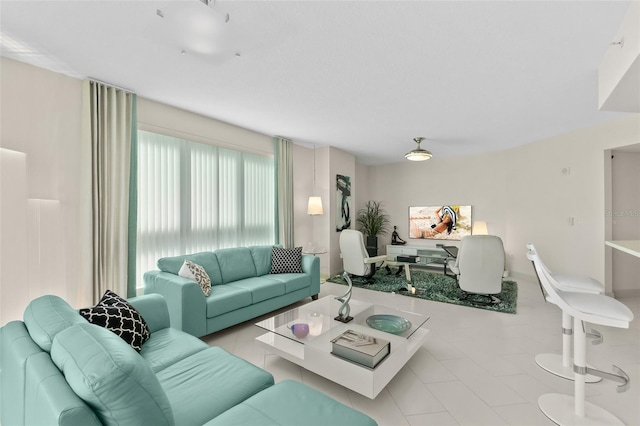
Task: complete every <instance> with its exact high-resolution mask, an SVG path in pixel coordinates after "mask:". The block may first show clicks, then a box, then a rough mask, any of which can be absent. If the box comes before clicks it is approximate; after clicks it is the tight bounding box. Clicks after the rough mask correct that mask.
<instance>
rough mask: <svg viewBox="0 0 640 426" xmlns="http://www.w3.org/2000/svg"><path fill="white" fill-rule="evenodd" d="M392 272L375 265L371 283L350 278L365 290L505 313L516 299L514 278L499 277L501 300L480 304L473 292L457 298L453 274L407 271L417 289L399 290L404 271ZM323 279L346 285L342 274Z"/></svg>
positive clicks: (403, 282)
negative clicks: (465, 296) (377, 267)
mask: <svg viewBox="0 0 640 426" xmlns="http://www.w3.org/2000/svg"><path fill="white" fill-rule="evenodd" d="M393 272H395V271H394V270H392V274H391V275H387V271H386V270H384V269H379V270H377V271H376V273H375V274H374V276H373V280H374V282H373V283H372V284H364V283H362V281H359V280H358V279H357V278H356V279H352V281H353V286H354V287H360V288H366V289H369V290H377V291H385V292H387V293H398V294H404V295H406V296H408V297H417V298H419V299H426V300H433V301H436V302H444V303H453V304H455V305H462V306H471V307H474V308H479V309H487V310H490V311H496V312H505V313H509V314H515V313H516V304H517V299H518V284H517V283H516V282H515V281H503V282H502V292H501V293H500V294H497V295H496V297H498V299H500V300H501V302H500V303H498V304H495V305H482V304H479V303H474V302H475V301H476V300H477V299H476V297H477V296H476V295H469V297H468V299H467V300H460V299H459V296H460V289H459V288H458V287H457V286H456V280H455V278H452V277H449V276H447V275H442V274H434V273H432V272H424V271H416V270H412V271H411V281H412V284H413V285H414V286H415V287H416V288H417V289H418V292H419V293H416V294H410V293H408V292H406V291H399V290H400V288H402V287H403V286H404V285H406V280H405V277H404V273H403V274H402V275H400V276H395V275H394V274H393ZM327 281H329V282H332V283H336V284H343V285H347V283H346V282H345V280H344V278H342V275H336V276H333V277H331V278H329V279H328V280H327Z"/></svg>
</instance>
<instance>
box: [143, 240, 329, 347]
mask: <svg viewBox="0 0 640 426" xmlns="http://www.w3.org/2000/svg"><path fill="white" fill-rule="evenodd" d="M271 251H272V246H253V247H237V248H227V249H219V250H216V251H214V252H202V253H194V254H189V255H183V256H175V257H165V258H162V259H159V260H158V263H157V264H158V269H159V270H156V271H149V272H146V273H145V274H144V293H145V294H151V293H158V294H161V295H163V296H164V298H165V299H166V301H167V305H168V306H169V315H170V317H171V325H172V327H176V328H179V329H181V330H182V331H185V332H187V333H189V334H192V335H194V336H196V337H201V336H204V335H206V334H210V333H214V332H216V331H218V330H222V329H224V328H227V327H231V326H233V325H236V324H239V323H241V322H244V321H247V320H250V319H252V318H255V317H258V316H260V315H264V314H266V313H268V312H272V311H274V310H276V309H280V308H282V307H285V306H288V305H290V304H292V303H295V302H298V301H300V300H302V299H304V298H306V297H312V298H313V299H317V298H318V293H320V260H319V259H318V258H317V257H316V256H312V255H302V273H293V274H271ZM185 260H190V261H192V262H194V263H196V264H198V265H201V266H202V267H203V268H204V269H205V271H206V272H207V274H208V275H209V278H210V279H211V294H210V295H209V296H205V295H204V293H203V292H202V289H201V288H200V286H199V285H198V284H197V283H196V282H195V281H193V280H190V279H188V278H183V277H181V276H179V275H178V272H179V271H180V268H181V267H182V264H183V263H184V261H185Z"/></svg>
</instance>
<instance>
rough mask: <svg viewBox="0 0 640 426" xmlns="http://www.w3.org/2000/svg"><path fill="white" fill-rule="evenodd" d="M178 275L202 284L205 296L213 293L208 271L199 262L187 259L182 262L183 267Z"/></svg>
mask: <svg viewBox="0 0 640 426" xmlns="http://www.w3.org/2000/svg"><path fill="white" fill-rule="evenodd" d="M178 275H180V276H181V277H185V278H189V279H190V280H193V281H195V282H197V283H198V284H200V288H201V289H202V292H203V293H204V295H205V296H209V295H210V294H211V279H210V278H209V275H208V274H207V271H205V270H204V268H203V267H202V266H200V265H198V264H197V263H193V262H192V261H190V260H185V261H184V263H183V264H182V268H180V271H178Z"/></svg>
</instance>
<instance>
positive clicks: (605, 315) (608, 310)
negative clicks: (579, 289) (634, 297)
mask: <svg viewBox="0 0 640 426" xmlns="http://www.w3.org/2000/svg"><path fill="white" fill-rule="evenodd" d="M558 295H559V296H560V297H561V298H562V299H563V300H564V301H565V302H566V303H567V304H568V305H570V306H571V307H572V308H574V309H575V310H576V311H579V312H580V313H581V315H580V317H581V318H582V321H586V322H589V323H592V324H599V325H606V326H609V327H618V328H629V323H630V322H631V321H633V312H631V309H629V308H628V307H627V306H626V305H625V304H624V303H622V302H620V301H618V300H616V299H614V298H612V297H609V296H605V295H602V294H589V293H574V292H566V291H560V290H558Z"/></svg>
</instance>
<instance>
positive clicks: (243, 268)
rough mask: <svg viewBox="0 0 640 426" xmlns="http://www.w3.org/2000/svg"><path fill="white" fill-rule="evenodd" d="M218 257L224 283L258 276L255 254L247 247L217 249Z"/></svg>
mask: <svg viewBox="0 0 640 426" xmlns="http://www.w3.org/2000/svg"><path fill="white" fill-rule="evenodd" d="M216 257H217V258H218V264H219V265H220V273H221V274H222V282H223V283H224V284H227V283H231V282H234V281H238V280H242V279H244V278H250V277H255V276H256V266H255V264H254V263H253V256H251V250H249V249H248V248H247V247H236V248H228V249H220V250H217V251H216Z"/></svg>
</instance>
